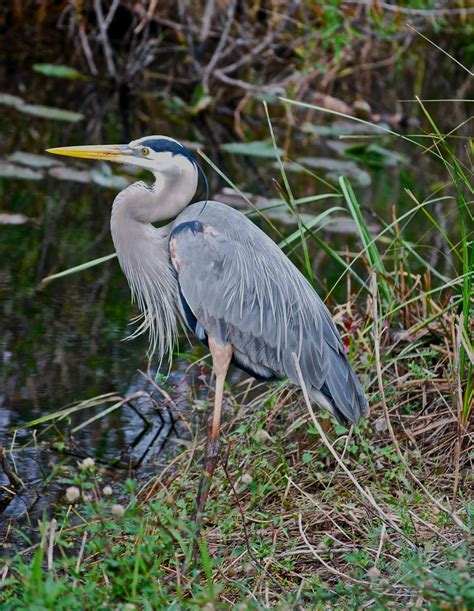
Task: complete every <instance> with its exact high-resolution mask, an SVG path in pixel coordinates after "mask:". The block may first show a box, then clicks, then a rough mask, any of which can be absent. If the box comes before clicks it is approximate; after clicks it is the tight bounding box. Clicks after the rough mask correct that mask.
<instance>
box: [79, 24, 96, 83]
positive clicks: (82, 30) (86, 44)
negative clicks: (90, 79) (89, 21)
mask: <svg viewBox="0 0 474 611" xmlns="http://www.w3.org/2000/svg"><path fill="white" fill-rule="evenodd" d="M79 38H80V40H81V45H82V50H83V52H84V55H85V57H86V61H87V65H88V66H89V70H90V72H91V74H92V75H93V76H97V75H98V74H99V72H98V70H97V66H96V65H95V62H94V58H93V57H92V51H91V47H90V45H89V41H88V39H87V34H86V31H85V28H84V24H83V23H81V24H79Z"/></svg>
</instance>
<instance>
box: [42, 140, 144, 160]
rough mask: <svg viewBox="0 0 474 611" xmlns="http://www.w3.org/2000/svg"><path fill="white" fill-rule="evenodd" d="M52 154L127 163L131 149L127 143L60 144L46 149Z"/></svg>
mask: <svg viewBox="0 0 474 611" xmlns="http://www.w3.org/2000/svg"><path fill="white" fill-rule="evenodd" d="M46 152H47V153H52V154H53V155H66V156H68V157H82V158H83V159H104V160H105V161H114V162H116V163H129V162H130V156H131V155H132V150H131V148H130V147H129V146H128V144H93V145H90V146H61V147H59V148H54V149H47V150H46Z"/></svg>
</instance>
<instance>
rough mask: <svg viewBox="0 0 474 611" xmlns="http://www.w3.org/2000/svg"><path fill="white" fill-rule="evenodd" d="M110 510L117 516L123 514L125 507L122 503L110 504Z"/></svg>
mask: <svg viewBox="0 0 474 611" xmlns="http://www.w3.org/2000/svg"><path fill="white" fill-rule="evenodd" d="M110 510H111V511H112V513H113V515H114V516H117V517H118V518H120V517H121V516H123V514H124V513H125V507H124V506H123V505H118V504H116V505H112V507H111V508H110Z"/></svg>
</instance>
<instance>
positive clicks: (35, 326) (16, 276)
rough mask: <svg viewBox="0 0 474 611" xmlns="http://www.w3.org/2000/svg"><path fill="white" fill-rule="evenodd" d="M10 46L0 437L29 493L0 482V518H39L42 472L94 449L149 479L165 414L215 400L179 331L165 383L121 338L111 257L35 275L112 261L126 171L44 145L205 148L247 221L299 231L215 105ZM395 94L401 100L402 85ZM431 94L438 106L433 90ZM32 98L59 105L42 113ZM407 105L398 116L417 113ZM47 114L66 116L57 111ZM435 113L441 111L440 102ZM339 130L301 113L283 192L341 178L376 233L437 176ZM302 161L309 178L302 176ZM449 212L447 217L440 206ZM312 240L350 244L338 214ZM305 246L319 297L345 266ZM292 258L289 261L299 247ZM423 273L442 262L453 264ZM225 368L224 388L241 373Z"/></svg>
mask: <svg viewBox="0 0 474 611" xmlns="http://www.w3.org/2000/svg"><path fill="white" fill-rule="evenodd" d="M9 48H10V47H9ZM14 52H15V54H14V55H13V54H12V53H13V52H12V51H6V52H5V53H6V58H7V61H5V62H4V63H3V64H2V67H1V79H0V82H1V86H0V94H1V95H0V134H1V135H0V144H1V160H0V299H1V303H0V367H1V369H0V443H1V444H2V445H3V446H4V447H5V448H7V449H8V450H12V452H11V454H10V453H8V456H9V460H10V462H11V463H12V465H13V467H14V469H15V471H16V472H17V473H18V475H19V477H20V478H21V480H22V481H23V483H24V484H25V487H24V489H23V490H22V491H21V493H20V494H17V495H16V496H13V497H12V496H11V495H9V494H8V492H5V491H6V489H8V487H9V484H8V480H7V478H6V476H5V475H4V474H3V473H0V484H1V485H2V486H3V490H4V494H3V498H4V510H3V518H2V519H3V521H4V523H8V522H9V520H10V518H12V517H18V516H21V515H23V516H31V515H32V514H34V512H40V511H42V510H43V509H44V508H45V507H46V506H47V505H48V503H50V502H52V499H56V498H57V497H58V495H59V493H60V487H58V488H55V487H54V485H52V484H49V483H47V482H48V474H49V472H50V470H51V467H52V465H53V464H59V463H61V461H71V460H73V461H80V460H81V459H83V458H84V457H86V456H91V457H93V458H94V459H95V460H96V461H97V463H98V464H100V465H103V466H108V467H111V468H112V467H113V469H115V470H116V473H117V477H119V478H120V477H124V476H125V475H126V474H129V473H130V472H133V474H134V477H149V476H151V475H152V474H154V473H157V472H159V470H160V469H161V468H162V467H163V466H164V465H165V464H167V462H168V461H169V459H170V457H171V456H173V454H175V453H177V452H179V451H180V449H181V447H182V446H183V445H186V444H189V443H190V440H191V437H192V433H191V430H192V427H191V430H190V429H189V428H188V427H187V426H185V425H184V424H183V422H182V421H181V420H180V418H179V417H178V414H177V412H176V408H178V410H181V411H183V412H184V413H185V414H187V419H188V420H189V422H190V423H191V425H194V424H195V423H196V418H201V419H202V418H203V417H204V413H205V412H204V410H203V407H205V402H206V399H207V397H208V393H209V392H211V391H210V390H209V386H208V380H209V375H210V368H209V364H208V362H203V361H201V360H200V358H201V357H202V356H203V355H204V353H203V351H202V349H201V348H200V347H199V346H194V345H193V346H190V345H189V344H188V343H187V341H186V340H185V339H184V338H183V341H182V345H181V349H180V354H179V355H177V356H176V358H175V359H174V363H173V367H172V369H171V372H170V374H169V376H166V375H165V374H166V373H167V372H166V371H163V372H161V373H160V372H157V371H156V366H157V363H156V362H154V361H153V359H152V361H151V363H149V362H148V359H147V355H146V351H147V340H146V338H144V337H142V338H139V339H136V340H133V341H123V339H124V338H125V337H126V336H127V335H129V334H130V332H131V328H132V327H133V326H132V327H130V319H131V318H133V317H134V316H135V315H136V314H137V312H136V309H135V307H134V306H133V305H132V304H131V303H130V293H129V289H128V286H127V283H126V280H125V278H124V276H123V274H122V272H121V270H120V268H119V265H118V263H117V260H116V259H112V260H109V261H107V262H105V263H103V264H102V265H100V266H96V267H92V268H90V269H87V270H86V271H83V272H80V273H76V274H72V275H68V276H65V277H63V278H60V279H57V280H54V281H51V282H48V283H44V282H43V279H44V278H45V277H46V276H49V275H51V274H54V273H57V272H59V271H61V270H65V269H68V268H71V267H73V266H76V265H79V264H81V263H84V262H87V261H90V260H93V259H96V258H98V257H102V256H105V255H108V254H110V253H112V252H113V245H112V241H111V237H110V232H109V218H110V208H111V202H112V201H113V198H114V196H115V193H116V192H117V191H118V190H120V189H121V188H123V186H124V185H125V184H127V183H128V181H129V180H133V179H134V177H133V176H132V174H131V171H130V169H129V168H120V167H111V166H107V165H106V164H102V165H97V164H96V165H94V164H93V163H92V162H90V163H87V162H85V163H81V162H79V161H77V162H76V161H75V160H66V161H60V160H58V159H51V158H49V157H48V156H47V155H45V153H44V150H45V149H46V148H48V147H53V146H61V145H72V144H80V143H96V142H123V141H128V140H129V139H132V138H136V137H140V136H143V135H146V134H153V133H154V134H166V135H170V136H173V137H176V138H178V139H182V140H184V141H185V142H188V143H190V145H191V146H196V147H197V146H199V147H200V148H202V149H203V150H204V152H205V153H206V155H207V156H208V157H209V158H211V159H212V160H213V161H214V163H216V165H217V166H218V167H219V168H221V170H222V171H223V172H224V173H225V174H226V175H227V176H229V177H230V178H231V179H232V181H233V182H234V183H235V184H236V185H238V187H239V188H241V189H242V190H243V191H245V192H248V193H249V194H251V196H252V198H253V199H254V201H255V202H256V203H257V205H259V206H260V207H261V208H262V209H265V214H266V215H267V216H268V217H269V220H270V221H271V224H270V223H267V222H266V221H265V220H264V219H262V217H261V216H259V215H257V216H254V219H255V221H256V222H257V223H259V224H260V226H261V227H262V228H263V229H264V230H266V231H268V232H269V233H270V234H271V235H272V236H273V237H274V238H275V239H277V240H279V239H281V236H282V235H283V236H285V235H289V234H291V233H292V232H293V231H294V230H295V227H296V224H295V221H294V217H292V216H291V215H290V214H288V213H287V212H286V211H285V205H284V204H283V203H281V205H280V207H277V208H274V205H275V200H277V199H278V198H279V195H278V190H277V188H276V187H275V182H274V179H276V180H278V181H279V182H280V183H281V179H280V177H279V174H278V169H277V167H276V162H275V157H274V153H273V152H272V150H271V146H270V145H268V144H267V145H265V144H262V145H261V147H260V150H259V151H257V154H255V153H256V151H255V150H253V151H252V150H250V149H248V148H245V146H244V147H243V148H241V150H239V147H238V146H237V147H235V146H233V145H235V144H236V143H238V142H239V140H238V138H237V136H236V135H235V132H234V131H233V123H232V113H229V112H225V109H219V108H218V107H217V108H216V109H215V111H214V113H213V114H212V113H209V114H208V115H206V117H205V119H201V118H199V117H196V116H192V115H191V114H188V115H186V113H185V112H180V113H177V111H176V113H174V109H176V108H177V106H176V103H174V105H173V100H172V99H167V100H163V95H160V96H157V95H153V93H152V94H150V91H147V92H141V91H140V90H139V88H138V89H137V90H133V89H131V88H126V87H122V88H121V89H115V88H114V87H112V86H111V85H109V84H108V83H106V82H102V81H101V80H100V79H99V80H84V79H81V78H77V79H75V80H64V79H58V78H54V77H53V76H47V75H44V74H40V73H38V72H37V71H35V70H34V69H33V65H34V64H35V63H36V62H38V61H56V58H57V56H58V51H57V50H56V51H55V50H54V49H49V50H42V51H41V52H40V51H37V52H36V53H37V56H35V54H34V52H33V51H32V50H31V49H30V50H29V54H27V55H24V54H22V53H21V52H20V51H19V50H18V49H15V48H14ZM442 84H443V83H442ZM406 87H407V90H408V91H409V84H406ZM160 93H162V92H160ZM12 96H15V97H12ZM400 97H401V95H400V93H399V92H397V90H396V83H389V84H387V86H386V99H384V100H383V101H382V102H380V103H379V108H378V111H379V112H384V113H386V114H387V117H391V116H394V115H395V114H396V112H397V108H398V106H399V105H397V99H398V98H400ZM406 97H411V96H406ZM436 97H443V95H442V93H441V92H440V90H438V95H437V96H436ZM269 104H270V105H269V108H270V114H271V115H272V116H274V117H275V131H276V137H277V141H278V143H279V144H282V143H283V142H284V141H285V139H286V137H287V136H288V133H289V132H288V124H287V120H286V118H285V115H284V113H282V108H281V103H279V102H278V100H277V99H276V98H275V99H270V100H269ZM41 105H45V106H48V107H55V109H56V110H52V109H51V108H50V109H49V110H48V109H42V110H41V109H40V108H38V106H41ZM410 108H411V109H409V110H408V111H407V115H408V116H409V117H411V118H412V119H414V120H416V112H415V111H414V110H413V107H410ZM57 109H62V110H67V111H72V112H73V113H76V114H72V115H71V114H67V113H66V114H65V113H62V114H61V113H60V112H58V111H57ZM434 110H435V112H437V113H438V114H439V108H438V109H436V108H435V109H434ZM263 117H264V115H263V113H262V112H259V113H258V114H257V115H256V118H255V120H254V129H255V134H254V135H252V137H250V136H249V140H252V139H253V140H257V141H260V142H264V141H266V142H267V143H268V139H269V131H268V125H267V124H266V122H265V119H264V118H263ZM415 124H416V123H413V125H415ZM348 125H350V124H348V123H343V122H341V121H340V120H339V121H338V122H336V123H334V122H333V123H332V124H330V125H323V127H321V126H320V125H319V118H317V117H316V115H315V113H314V112H309V111H308V112H305V113H300V114H299V115H298V119H297V121H295V125H294V126H293V134H294V137H293V138H292V140H291V141H292V142H293V144H292V145H291V148H290V150H289V158H290V159H291V160H292V161H293V162H295V161H297V162H298V165H297V164H294V163H293V164H291V163H289V164H288V165H287V170H288V177H289V179H290V182H291V186H292V189H293V191H294V195H295V197H307V196H309V195H313V194H323V193H330V194H331V193H332V194H334V192H335V191H334V190H333V187H331V185H337V178H338V176H339V175H342V174H344V175H347V176H348V177H349V178H350V180H351V183H352V184H353V186H354V188H355V190H356V193H357V195H358V198H359V200H360V201H361V203H362V204H363V206H364V211H365V214H366V215H367V218H368V220H369V225H370V226H371V227H372V228H373V230H374V231H376V230H377V229H378V228H379V227H380V221H379V216H380V217H382V218H383V219H390V218H391V209H392V207H393V206H397V207H398V210H403V209H404V207H405V208H406V207H408V206H410V205H411V204H410V200H409V198H408V197H407V196H406V195H405V192H404V189H405V188H410V189H412V190H413V191H414V192H415V194H425V193H427V192H429V190H430V188H431V187H432V185H434V184H435V183H436V182H437V181H438V180H439V174H438V173H439V169H438V167H437V166H435V164H434V163H433V161H432V159H431V158H430V157H429V156H423V155H420V154H419V153H418V152H417V151H415V150H414V149H413V147H410V146H404V145H403V143H401V142H400V141H399V140H396V139H389V138H382V139H380V138H378V139H377V146H378V147H379V148H378V149H373V150H377V151H378V157H377V156H376V157H374V156H372V157H370V156H367V155H365V154H360V152H359V154H358V155H357V154H356V153H355V152H354V150H353V151H352V152H351V151H350V150H348V149H349V147H350V146H354V141H350V142H348V141H346V140H340V139H339V136H340V135H341V134H343V133H347V131H349V130H350V131H351V133H356V132H357V129H356V128H354V127H352V128H351V127H348ZM400 129H402V128H400ZM359 131H360V130H359ZM369 131H370V130H369ZM365 133H367V130H366V132H365ZM372 137H373V133H372V134H369V138H368V139H366V140H364V139H362V140H357V141H355V144H360V143H362V144H366V143H367V142H369V143H370V142H371V140H370V138H372ZM227 145H231V146H227ZM301 165H304V166H305V167H306V168H307V169H309V170H310V172H311V173H302V172H301V171H300V166H301ZM206 172H207V175H208V177H209V182H210V190H211V195H213V196H214V197H215V196H216V194H219V193H221V197H223V198H227V199H226V201H229V202H230V203H232V204H234V205H238V206H239V207H241V208H242V209H243V210H248V208H249V207H248V204H246V202H245V201H244V200H243V199H241V198H239V196H238V195H236V194H232V193H231V194H229V192H228V191H226V192H224V193H222V191H223V189H224V187H226V184H225V182H224V181H223V180H222V178H220V177H219V176H218V175H217V174H216V173H215V172H214V170H213V169H212V168H210V167H208V168H207V169H206ZM315 175H316V176H317V177H319V178H321V179H323V180H324V181H328V184H329V186H328V185H327V184H324V182H321V181H320V180H318V179H317V178H315V177H314V176H315ZM336 204H337V205H340V206H343V205H344V204H343V202H342V201H341V200H334V199H331V198H330V197H328V198H327V199H325V198H323V199H321V200H319V201H316V202H314V203H309V204H306V205H305V206H301V210H302V212H303V214H304V215H306V216H305V217H304V219H311V218H313V217H314V216H316V215H317V214H320V213H321V212H323V211H324V210H325V209H327V208H329V207H331V206H333V205H336ZM443 214H444V212H443ZM445 217H446V219H449V214H448V212H446V214H445ZM275 227H276V230H275ZM420 228H421V229H420ZM318 234H319V235H320V237H321V238H322V239H324V240H325V241H327V242H329V243H330V244H331V245H332V246H333V247H336V248H338V250H339V252H341V253H344V251H345V250H347V249H349V250H351V249H354V248H355V247H356V240H355V237H354V235H355V233H354V227H353V225H352V224H351V221H350V219H349V217H348V215H347V214H344V213H342V212H339V213H338V214H336V215H335V218H334V219H332V220H331V222H330V223H328V224H327V225H326V226H325V227H324V228H318ZM421 237H424V239H425V240H426V243H427V244H428V243H429V237H428V234H425V230H424V229H423V225H422V224H421V222H420V223H419V224H418V225H416V226H415V227H414V229H413V241H414V242H415V243H416V242H420V240H421ZM311 249H312V250H311V254H312V259H313V272H314V275H315V278H316V282H317V288H318V290H319V291H320V293H321V294H322V295H323V296H324V295H325V294H326V293H327V292H328V289H329V287H331V286H332V285H333V284H334V282H335V281H336V279H337V278H338V277H339V275H340V274H341V269H340V268H338V267H337V265H336V264H334V263H333V262H332V261H331V260H330V259H329V258H328V257H327V256H326V255H325V254H324V253H322V252H320V251H319V252H318V251H317V250H316V249H313V247H311ZM290 254H291V256H293V257H297V255H298V251H295V252H291V253H290ZM249 256H251V255H250V254H249ZM433 264H434V265H438V264H439V265H448V266H449V262H448V263H441V262H439V261H433ZM443 271H446V270H443ZM345 290H346V286H345V283H340V285H339V287H338V289H337V290H336V291H335V292H333V293H332V300H333V301H332V302H330V304H331V303H334V301H337V300H338V299H344V297H345ZM196 361H198V363H197V364H196ZM233 375H234V378H233V379H234V380H235V379H236V377H237V376H238V375H239V374H238V373H237V372H234V373H233ZM139 391H145V392H146V393H149V394H150V395H151V397H152V399H151V400H150V399H146V398H144V397H143V396H142V397H141V398H140V397H139V398H137V399H135V400H133V401H131V402H129V403H124V404H123V405H120V406H119V407H117V408H115V409H113V410H112V411H110V412H109V413H106V414H105V415H101V414H102V412H104V410H107V408H109V407H110V406H111V405H114V401H115V403H117V401H119V400H120V398H126V397H130V396H133V395H135V396H136V395H137V392H139ZM162 391H164V393H163V392H162ZM107 393H110V394H111V395H112V394H113V395H114V396H115V397H116V398H115V399H114V400H111V401H104V402H100V401H96V402H93V403H94V404H93V405H91V406H90V407H87V408H84V409H81V410H80V411H77V412H74V413H71V414H70V415H69V416H67V417H63V418H62V419H59V420H57V419H56V420H53V421H48V422H36V421H37V420H41V419H43V418H45V417H46V416H48V415H49V414H53V413H56V412H59V411H60V410H61V409H64V408H65V407H67V406H71V405H73V404H75V403H77V402H80V401H85V400H89V399H93V398H94V397H98V396H101V395H105V394H107ZM117 397H118V399H117ZM107 399H108V398H107ZM196 406H198V407H200V409H197V408H196ZM97 416H100V417H97ZM95 417H97V418H96V419H94V418H95ZM89 421H90V422H89ZM5 520H6V522H5Z"/></svg>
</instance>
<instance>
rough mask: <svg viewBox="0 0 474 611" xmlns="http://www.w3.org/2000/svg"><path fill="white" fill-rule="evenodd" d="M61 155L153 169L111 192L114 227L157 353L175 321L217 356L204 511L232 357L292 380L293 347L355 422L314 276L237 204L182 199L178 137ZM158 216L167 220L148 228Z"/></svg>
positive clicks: (357, 397)
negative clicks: (145, 178) (149, 179)
mask: <svg viewBox="0 0 474 611" xmlns="http://www.w3.org/2000/svg"><path fill="white" fill-rule="evenodd" d="M49 152H50V153H55V154H58V155H69V156H72V157H85V158H89V159H104V160H107V161H114V162H118V163H127V164H131V165H135V166H139V167H141V168H144V169H146V170H149V171H150V172H151V173H152V174H154V176H155V182H154V183H153V184H152V185H147V184H145V183H144V182H135V183H134V184H132V185H130V186H129V187H127V188H126V189H124V190H123V191H122V192H121V193H119V194H118V195H117V197H116V198H115V200H114V203H113V207H112V216H111V223H110V226H111V231H112V238H113V241H114V244H115V248H116V251H117V255H118V259H119V262H120V265H121V267H122V270H123V271H124V273H125V276H126V277H127V280H128V283H129V285H130V288H131V291H132V296H133V297H134V298H135V299H136V301H137V303H138V306H139V308H140V310H141V311H142V313H143V320H142V323H141V325H140V327H139V328H138V329H137V332H138V333H140V332H143V331H145V330H149V332H150V340H151V344H152V346H153V348H154V349H155V350H156V351H157V352H158V354H159V356H160V357H161V358H162V357H163V356H168V357H169V358H171V355H172V350H173V346H174V345H175V341H176V336H177V326H178V321H181V323H183V325H184V326H185V327H187V328H188V329H189V330H191V331H192V332H193V333H194V335H195V336H196V337H197V338H198V339H199V340H201V341H202V342H204V343H205V344H206V345H207V346H208V347H209V350H210V352H211V355H212V362H213V367H214V371H215V378H216V386H215V398H214V410H213V414H212V421H211V423H210V427H209V432H208V441H207V446H206V454H205V462H204V467H205V472H204V476H203V480H202V481H201V486H200V491H199V493H198V500H197V516H200V515H202V512H203V510H204V505H205V502H206V498H207V494H208V491H209V486H210V481H211V478H212V475H213V473H214V471H215V468H216V464H217V460H218V454H219V446H220V422H221V408H222V400H223V392H224V381H225V378H226V375H227V371H228V368H229V365H230V364H231V363H234V364H235V365H237V367H240V368H241V369H243V370H244V371H246V372H248V373H250V374H251V375H252V376H254V377H256V378H260V379H262V378H263V379H265V380H272V379H275V378H285V377H286V378H289V379H290V380H291V381H292V382H294V383H295V384H298V382H299V378H298V372H297V370H296V364H295V361H294V358H293V354H296V355H297V358H298V362H299V365H300V368H301V374H302V377H303V380H304V383H305V386H306V388H307V390H308V392H309V395H310V397H311V398H312V399H313V400H314V401H315V402H316V403H317V404H319V405H320V406H322V407H325V408H327V409H328V410H329V411H331V412H332V413H333V414H334V416H335V417H336V418H337V419H338V420H339V421H349V422H352V423H357V422H358V420H359V418H360V416H361V415H363V414H366V413H367V409H368V407H367V401H366V398H365V396H364V393H363V390H362V388H361V385H360V383H359V381H358V379H357V377H356V375H355V373H354V371H353V369H352V367H351V365H350V363H349V361H348V359H347V356H346V354H345V351H344V346H343V344H342V342H341V339H340V337H339V333H338V331H337V329H336V327H335V325H334V323H333V321H332V319H331V316H330V314H329V312H328V310H327V308H326V306H325V305H324V304H323V302H322V301H321V299H320V298H319V296H318V295H317V293H316V292H315V291H314V289H313V288H312V286H311V285H310V283H309V282H308V281H307V280H306V279H305V278H304V276H303V275H302V274H301V273H300V272H299V271H298V269H297V268H296V267H295V266H294V265H293V264H292V263H291V261H290V260H289V259H288V258H287V257H286V256H285V255H284V253H283V252H282V251H281V250H280V249H279V248H278V246H277V245H276V244H275V243H274V242H273V241H272V240H271V239H270V238H269V237H268V236H267V235H265V233H263V231H261V230H260V229H259V228H258V227H257V226H256V225H254V224H253V223H252V222H251V221H250V220H249V219H248V218H247V217H246V216H244V215H243V214H242V213H240V212H238V211H236V210H234V209H233V208H230V207H229V206H226V205H224V204H221V203H219V202H215V201H206V202H198V203H194V204H192V205H189V203H190V201H191V199H192V198H193V197H194V195H195V193H196V189H197V185H198V176H199V170H200V167H199V166H198V164H197V162H196V160H195V159H194V157H193V156H192V155H191V153H190V152H189V151H188V150H187V149H186V148H185V147H184V146H183V145H181V144H180V143H179V142H177V141H176V140H173V139H172V138H168V137H165V136H147V137H145V138H140V139H139V140H134V141H132V142H130V143H129V144H126V145H97V146H77V147H63V148H54V149H50V150H49ZM153 223H164V224H162V225H161V226H160V227H154V225H153Z"/></svg>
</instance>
